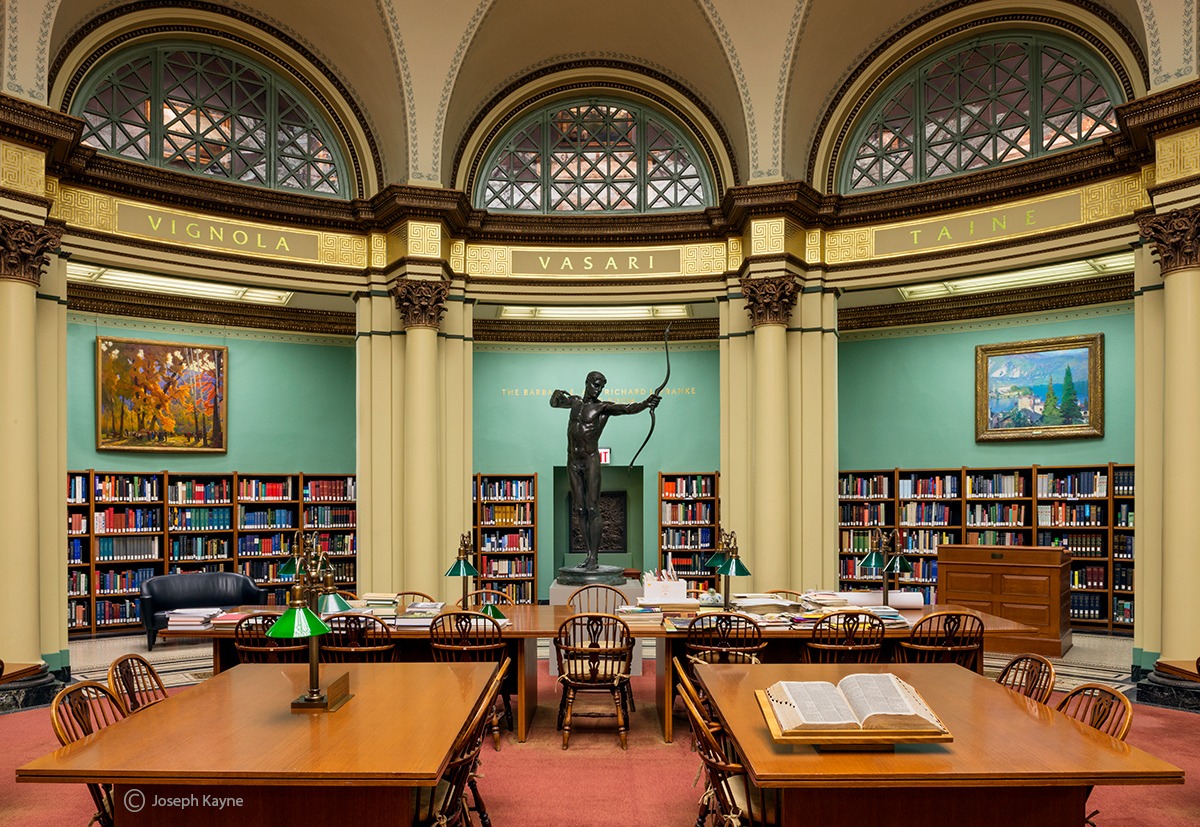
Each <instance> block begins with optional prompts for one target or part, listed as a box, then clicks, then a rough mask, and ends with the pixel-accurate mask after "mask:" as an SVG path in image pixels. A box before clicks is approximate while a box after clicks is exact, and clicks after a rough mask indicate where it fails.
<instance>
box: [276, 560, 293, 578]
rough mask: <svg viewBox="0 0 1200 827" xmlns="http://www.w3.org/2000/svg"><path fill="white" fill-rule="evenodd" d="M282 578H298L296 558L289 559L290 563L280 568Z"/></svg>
mask: <svg viewBox="0 0 1200 827" xmlns="http://www.w3.org/2000/svg"><path fill="white" fill-rule="evenodd" d="M279 576H280V577H295V576H296V558H295V557H289V558H288V561H287V562H286V563H284V564H283V565H282V566H280V567H279Z"/></svg>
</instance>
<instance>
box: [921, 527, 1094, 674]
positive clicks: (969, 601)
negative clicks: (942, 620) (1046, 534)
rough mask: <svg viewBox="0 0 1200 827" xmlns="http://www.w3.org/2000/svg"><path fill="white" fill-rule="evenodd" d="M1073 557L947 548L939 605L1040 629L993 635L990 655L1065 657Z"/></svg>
mask: <svg viewBox="0 0 1200 827" xmlns="http://www.w3.org/2000/svg"><path fill="white" fill-rule="evenodd" d="M1070 572H1071V553H1070V552H1069V551H1066V550H1064V549H1061V548H1043V547H1040V546H1024V547H1014V546H968V545H958V544H947V545H943V546H942V547H941V548H940V549H938V600H939V602H941V603H952V604H954V605H957V606H965V607H966V608H968V609H975V610H976V611H980V612H986V613H988V614H993V615H996V616H997V617H1003V618H1005V619H1006V620H1012V621H1015V622H1017V623H1023V624H1025V625H1027V626H1033V627H1034V628H1036V630H1037V631H1036V632H1033V633H1029V634H1018V635H994V636H992V637H989V638H988V649H989V650H990V651H997V652H1012V653H1020V652H1036V653H1037V654H1039V655H1044V656H1046V657H1055V658H1058V657H1062V656H1063V654H1065V653H1066V651H1067V650H1068V649H1070V648H1071V621H1070V615H1069V611H1070V596H1071V593H1070V588H1069V585H1068V578H1069V577H1070Z"/></svg>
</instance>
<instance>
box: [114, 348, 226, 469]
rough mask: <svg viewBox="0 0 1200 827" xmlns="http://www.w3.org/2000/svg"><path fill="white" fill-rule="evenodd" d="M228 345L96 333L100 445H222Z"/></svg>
mask: <svg viewBox="0 0 1200 827" xmlns="http://www.w3.org/2000/svg"><path fill="white" fill-rule="evenodd" d="M228 360H229V353H228V349H227V348H224V347H210V346H203V345H196V344H180V343H174V342H147V341H141V340H138V339H112V338H108V337H105V336H97V337H96V447H97V448H98V449H104V450H118V451H193V452H196V451H198V452H225V451H226V443H227V439H226V427H227V422H228V416H227V415H226V395H227V388H228V381H229V377H228Z"/></svg>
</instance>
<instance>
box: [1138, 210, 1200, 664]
mask: <svg viewBox="0 0 1200 827" xmlns="http://www.w3.org/2000/svg"><path fill="white" fill-rule="evenodd" d="M1140 225H1141V234H1142V236H1143V237H1145V238H1147V239H1149V241H1150V243H1151V245H1152V246H1153V248H1154V251H1155V252H1156V253H1157V254H1158V258H1159V269H1160V271H1161V273H1162V275H1163V278H1164V289H1163V317H1162V318H1163V376H1164V380H1165V381H1164V383H1163V394H1162V411H1163V413H1162V456H1163V461H1162V572H1161V583H1162V610H1161V623H1162V653H1161V654H1162V657H1163V658H1166V659H1185V660H1190V659H1192V658H1194V657H1195V656H1196V653H1197V652H1198V651H1200V624H1197V623H1196V618H1195V600H1196V583H1197V579H1198V577H1197V570H1198V567H1200V546H1197V544H1196V526H1195V511H1196V504H1197V503H1198V502H1200V428H1197V427H1196V412H1197V411H1200V358H1197V354H1200V208H1196V207H1191V208H1188V209H1185V210H1172V211H1171V212H1169V213H1166V214H1164V215H1154V216H1144V217H1143V218H1142V219H1141V221H1140ZM1137 471H1138V477H1139V479H1138V492H1137V493H1138V510H1139V511H1141V503H1142V502H1143V491H1142V489H1143V485H1142V480H1141V477H1142V476H1143V469H1142V468H1140V467H1139V468H1138V469H1137ZM1140 516H1141V515H1140V514H1139V520H1140ZM1138 528H1139V536H1138V542H1137V543H1136V544H1135V548H1140V547H1141V546H1142V544H1143V538H1142V536H1141V525H1140V522H1139V527H1138ZM1149 553H1151V554H1152V553H1153V549H1150V550H1149ZM1140 565H1142V564H1141V563H1139V562H1138V561H1135V571H1139V568H1138V566H1140ZM1147 569H1148V570H1149V569H1150V567H1149V566H1147ZM1148 570H1147V571H1139V574H1138V575H1137V576H1138V577H1139V580H1138V582H1139V606H1138V616H1137V617H1138V618H1139V619H1140V614H1141V611H1142V607H1141V597H1140V584H1141V582H1142V581H1143V580H1142V579H1143V577H1144V575H1146V574H1148V573H1149V571H1148ZM1147 608H1151V607H1147Z"/></svg>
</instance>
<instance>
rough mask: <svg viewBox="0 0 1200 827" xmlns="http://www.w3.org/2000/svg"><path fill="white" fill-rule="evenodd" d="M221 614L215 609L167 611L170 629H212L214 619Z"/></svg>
mask: <svg viewBox="0 0 1200 827" xmlns="http://www.w3.org/2000/svg"><path fill="white" fill-rule="evenodd" d="M219 614H221V610H220V609H219V608H213V609H172V610H171V611H169V612H167V628H168V629H211V628H212V619H213V618H214V617H216V616H217V615H219Z"/></svg>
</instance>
